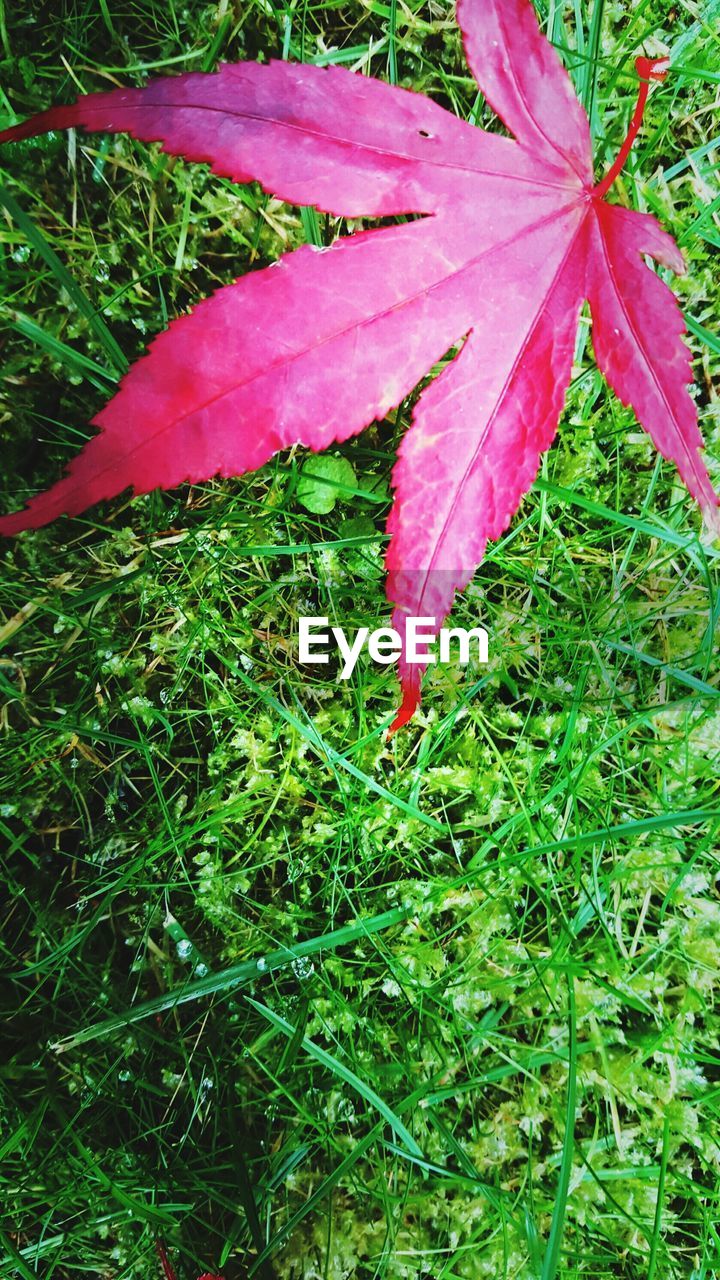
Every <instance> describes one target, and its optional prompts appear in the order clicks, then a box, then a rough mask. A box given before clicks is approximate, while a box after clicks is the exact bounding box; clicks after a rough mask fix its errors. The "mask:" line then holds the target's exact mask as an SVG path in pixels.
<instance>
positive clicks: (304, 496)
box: [297, 454, 357, 516]
mask: <svg viewBox="0 0 720 1280" xmlns="http://www.w3.org/2000/svg"><path fill="white" fill-rule="evenodd" d="M355 489H357V480H356V478H355V472H354V470H353V467H352V465H351V463H349V462H348V460H347V458H338V457H333V456H332V455H330V454H322V455H321V456H320V457H313V458H309V459H308V461H307V462H306V463H305V465H304V467H303V469H302V471H301V473H300V480H299V483H298V487H297V497H298V502H301V503H302V505H303V506H304V507H305V508H306V509H307V510H308V511H312V512H313V514H314V515H318V516H326V515H327V514H328V512H330V511H332V509H333V507H334V506H335V503H336V502H337V501H338V499H339V500H340V501H343V500H345V501H346V500H347V498H348V497H349V496H350V491H353V490H355Z"/></svg>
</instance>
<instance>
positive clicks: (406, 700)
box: [387, 676, 420, 742]
mask: <svg viewBox="0 0 720 1280" xmlns="http://www.w3.org/2000/svg"><path fill="white" fill-rule="evenodd" d="M419 706H420V681H419V679H417V678H414V677H412V676H411V677H410V679H409V680H408V681H404V682H403V696H402V702H401V703H400V708H399V710H398V713H397V715H396V716H395V719H394V720H393V722H392V724H391V725H390V726H389V728H388V729H387V740H388V742H389V741H390V739H391V738H392V737H394V735H395V734H396V733H397V731H398V729H404V728H405V725H406V724H409V723H410V721H411V720H412V718H413V716H414V715H415V712H416V711H417V709H418V707H419Z"/></svg>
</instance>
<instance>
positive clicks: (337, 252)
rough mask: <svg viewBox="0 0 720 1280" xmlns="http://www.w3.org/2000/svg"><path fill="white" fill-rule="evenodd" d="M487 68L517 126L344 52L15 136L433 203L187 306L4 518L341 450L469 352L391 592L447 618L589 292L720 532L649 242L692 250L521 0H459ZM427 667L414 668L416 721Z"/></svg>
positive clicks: (424, 475) (410, 693) (399, 546)
mask: <svg viewBox="0 0 720 1280" xmlns="http://www.w3.org/2000/svg"><path fill="white" fill-rule="evenodd" d="M458 20H459V23H460V27H461V29H462V32H463V35H464V40H465V51H466V55H467V60H468V63H469V65H470V68H471V69H472V71H473V74H474V75H475V77H476V79H477V81H478V83H479V85H480V86H481V88H482V90H483V92H484V93H485V95H486V97H487V100H488V102H489V103H490V105H491V106H492V108H493V109H494V111H495V112H496V113H497V114H498V116H500V118H501V119H502V120H503V121H504V123H505V124H506V125H507V127H508V128H509V130H510V131H511V133H512V134H513V135H514V140H513V139H508V138H504V137H500V136H498V135H494V134H489V133H487V132H484V131H483V130H481V129H477V128H475V127H473V126H471V125H469V124H466V123H464V122H463V121H461V120H459V119H457V118H456V117H455V116H454V115H452V114H450V113H449V112H447V111H445V110H443V109H442V108H441V107H439V106H438V105H436V104H435V103H433V102H431V101H430V100H429V99H428V98H426V97H423V96H422V95H420V94H416V93H413V92H410V91H408V90H404V89H398V88H393V87H391V86H389V85H387V84H383V83H381V82H379V81H377V80H371V79H368V78H366V77H364V76H359V75H355V74H353V73H351V72H349V71H345V70H342V69H340V68H336V67H333V68H325V69H321V68H318V67H312V66H293V65H289V64H287V63H284V62H271V63H270V64H269V65H263V66H260V65H256V64H254V63H239V64H236V65H231V66H223V67H222V68H221V69H220V70H219V71H218V72H216V73H215V74H196V73H193V74H190V75H182V76H179V77H177V78H174V79H164V80H161V81H157V82H155V83H152V84H150V85H148V86H147V87H146V88H144V89H123V90H115V91H112V92H110V93H99V94H91V95H88V96H85V97H82V98H80V99H79V100H78V101H77V102H76V103H75V105H73V106H69V107H56V108H54V109H52V110H50V111H47V112H44V113H42V114H41V115H39V116H36V117H34V118H33V119H31V120H29V121H27V122H26V123H25V124H21V125H17V126H15V127H14V128H11V129H8V130H6V131H5V132H4V133H3V134H0V141H7V140H9V139H14V138H27V137H32V136H34V135H36V134H40V133H43V132H46V131H48V130H50V129H58V128H67V127H70V126H81V127H83V128H84V129H86V130H91V131H92V130H105V131H113V132H118V131H123V132H128V133H130V134H132V135H133V136H134V137H136V138H141V139H143V140H145V141H161V142H162V144H163V149H164V150H165V151H169V152H171V153H173V154H178V155H182V156H184V157H186V158H187V159H190V160H198V161H207V162H209V163H210V164H211V166H212V168H213V170H214V171H215V172H216V173H219V174H223V175H226V176H229V177H230V178H233V179H234V180H235V181H237V182H245V181H248V180H250V179H256V180H258V181H259V182H260V183H261V184H262V186H263V187H264V188H266V189H267V190H269V191H272V192H274V193H275V194H276V195H278V196H280V197H282V198H283V199H285V200H287V201H289V202H291V203H298V204H314V205H316V206H317V207H318V208H320V209H322V210H325V211H327V212H328V213H332V214H338V215H345V216H347V217H358V216H364V217H377V218H380V217H386V216H388V215H397V214H410V213H420V214H424V215H425V217H424V218H422V219H419V220H416V221H413V222H409V223H404V224H401V225H396V226H391V227H385V228H382V229H376V230H372V231H368V232H363V233H361V234H358V235H351V236H348V237H344V238H341V239H340V240H338V241H337V242H336V243H335V244H334V245H333V246H332V248H330V249H329V250H327V251H326V252H324V253H322V254H316V253H314V252H313V249H312V248H311V247H309V246H308V247H304V248H301V249H298V250H296V251H295V252H294V253H291V254H288V255H287V256H286V257H284V258H282V259H281V260H280V262H279V263H276V264H274V265H273V266H272V267H270V268H268V269H267V270H265V271H259V272H256V273H253V274H252V275H249V276H245V277H244V278H242V279H240V280H238V281H236V282H235V283H234V284H231V285H229V286H227V287H226V288H223V289H220V290H219V291H218V292H217V293H216V294H214V295H213V296H212V297H211V298H210V299H207V300H206V301H204V302H202V303H200V305H199V306H197V307H196V308H195V309H194V311H193V312H192V313H191V314H190V315H187V316H183V317H182V318H180V319H178V320H175V321H174V322H173V323H172V324H171V325H170V327H169V328H168V330H167V332H165V333H163V334H161V335H160V336H159V337H157V338H156V339H155V340H154V341H153V342H152V343H151V345H150V348H149V353H148V355H147V356H145V357H144V358H142V359H141V360H139V361H138V362H137V363H136V364H135V365H134V367H133V368H132V369H131V370H130V372H129V373H128V374H127V376H126V377H125V378H124V379H123V381H122V383H121V386H120V389H119V391H118V393H117V394H116V395H115V397H114V398H113V399H112V400H111V401H110V403H109V404H108V405H106V407H105V408H104V409H103V410H101V412H100V413H99V414H98V415H97V417H96V418H95V419H94V425H95V426H97V427H98V428H99V434H98V435H97V436H95V437H94V438H93V439H92V440H91V441H90V442H89V443H88V444H87V445H86V446H85V448H84V449H83V450H82V452H81V453H80V454H79V456H78V457H77V458H76V459H75V460H74V461H73V462H72V463H71V465H70V467H69V468H68V472H67V474H66V476H65V477H64V478H63V479H62V480H60V481H59V483H58V484H56V485H55V486H54V487H53V488H51V489H50V490H49V491H48V492H47V493H45V494H42V495H40V496H38V497H36V498H33V499H32V501H31V502H30V503H29V504H28V506H27V508H26V510H25V511H23V512H20V513H18V514H16V515H12V516H7V517H5V518H4V519H2V520H0V533H6V534H9V533H16V532H18V531H20V530H22V529H27V528H35V527H38V526H39V525H42V524H45V523H47V522H48V521H50V520H53V519H54V518H55V517H56V516H59V515H61V514H63V513H65V514H68V515H75V514H77V513H78V512H80V511H82V510H84V509H85V508H86V507H87V506H89V505H90V504H91V503H94V502H97V501H99V500H100V499H103V498H110V497H112V496H114V495H115V494H118V493H120V492H121V491H122V490H123V489H125V488H126V487H128V486H130V487H131V488H132V489H133V490H134V491H135V493H147V492H149V491H150V490H151V489H154V488H156V487H158V486H162V487H164V488H168V487H171V486H174V485H178V484H181V483H183V482H185V481H203V480H206V479H209V478H210V477H211V476H216V475H220V476H237V475H241V474H242V473H243V472H247V471H251V470H253V469H255V468H256V467H259V466H261V465H262V464H263V463H265V462H267V461H268V459H269V458H271V457H272V456H273V454H275V453H276V452H277V451H278V450H280V449H283V448H286V447H287V446H289V445H292V444H295V443H301V444H303V445H306V446H308V447H309V448H310V449H312V450H315V451H317V450H320V449H324V448H326V447H327V446H328V445H330V444H332V443H337V442H339V441H343V440H347V439H348V438H349V437H350V436H352V435H354V434H356V433H357V432H359V431H361V430H362V429H363V427H365V426H367V425H368V423H370V422H372V421H373V420H374V419H376V418H382V417H383V416H384V415H385V414H386V413H387V412H388V411H389V410H390V409H392V408H393V407H394V406H396V405H397V404H399V402H400V401H401V400H402V399H403V398H404V397H405V396H406V395H408V393H409V392H410V391H412V389H413V388H414V387H415V386H416V384H417V383H418V382H419V380H420V379H421V378H422V377H423V376H424V375H425V374H427V373H428V371H429V370H430V369H431V368H432V366H433V365H434V364H436V363H437V362H438V361H440V360H441V359H442V357H443V356H444V355H445V354H446V353H447V352H448V350H450V349H451V348H452V347H454V346H456V345H457V344H459V343H462V344H463V345H462V347H461V350H460V352H459V354H458V355H457V356H456V358H455V359H454V360H452V361H451V362H450V363H449V364H448V365H447V366H446V368H445V369H444V371H443V372H442V373H441V374H440V375H439V376H438V377H437V378H435V379H434V381H433V382H431V383H430V385H429V387H428V388H427V389H426V390H425V391H424V392H423V394H422V396H421V397H420V399H419V400H418V402H417V404H416V406H415V410H414V413H413V419H412V425H411V427H410V429H409V431H408V432H407V434H406V436H405V437H404V439H403V442H402V444H401V446H400V450H399V456H398V460H397V463H396V465H395V468H394V471H393V486H394V490H395V501H394V505H393V508H392V511H391V514H390V517H389V520H388V526H387V527H388V531H389V533H390V535H391V538H390V544H389V547H388V552H387V567H388V570H389V574H388V581H387V594H388V598H389V600H390V601H391V602H392V604H393V605H394V606H395V609H394V613H393V625H394V626H395V627H396V629H397V630H398V631H399V632H400V633H401V634H402V633H403V632H404V627H405V620H406V619H407V618H408V617H430V618H433V619H434V622H435V625H436V627H437V628H439V627H440V625H441V624H442V621H443V619H444V618H445V617H446V616H447V614H448V612H449V610H450V608H451V605H452V602H453V599H454V596H455V592H456V591H458V590H461V589H462V588H464V587H465V586H466V585H467V583H468V582H469V581H470V579H471V577H472V575H473V573H474V572H475V569H476V568H477V566H478V565H479V564H480V562H481V560H482V558H483V555H484V552H485V547H486V544H487V541H488V539H490V538H497V537H499V535H500V534H501V533H502V532H503V531H504V530H505V529H506V528H507V526H508V524H509V523H510V521H511V519H512V517H513V515H514V513H515V511H516V510H517V508H518V506H519V503H520V501H521V499H522V496H523V494H525V493H526V492H527V490H528V489H529V488H530V486H531V485H532V483H533V480H534V478H535V476H536V474H537V470H538V465H539V459H540V455H541V453H542V452H543V451H544V450H545V449H547V448H548V447H549V446H550V444H551V442H552V440H553V437H554V435H555V431H556V428H557V423H558V419H559V416H560V413H561V412H562V408H563V404H564V398H565V390H566V387H567V384H568V381H569V378H570V373H571V367H572V359H573V352H574V344H575V333H576V327H577V322H578V316H579V313H580V309H581V306H582V304H583V301H584V300H585V299H587V300H589V303H590V309H591V313H592V319H593V342H594V348H595V354H596V358H597V361H598V364H599V366H600V368H601V369H602V371H603V373H604V374H605V376H606V378H607V380H608V382H609V383H610V385H611V387H612V388H613V389H614V390H615V392H616V393H617V395H618V396H619V397H620V399H621V400H622V401H623V403H625V404H626V405H630V406H632V408H633V409H634V410H635V413H636V415H637V417H638V419H639V420H640V422H641V423H642V425H643V426H644V427H645V428H646V430H647V431H648V432H649V433H650V435H651V437H652V439H653V441H654V443H655V445H656V447H657V448H658V449H659V450H660V452H661V453H662V454H663V455H664V456H665V457H666V458H669V459H671V460H672V461H674V462H675V464H676V466H677V468H678V471H679V472H680V475H681V477H682V479H683V480H684V482H685V484H686V485H687V487H688V489H689V491H690V493H691V494H692V495H693V496H694V497H695V498H696V499H697V500H698V502H699V503H700V505H701V507H702V508H703V510H704V512H705V514H706V516H707V517H708V519H709V520H710V522H711V523H712V524H714V527H715V528H716V529H717V528H718V510H717V508H718V503H719V502H720V499H718V497H717V495H716V494H715V492H714V491H713V488H712V485H711V483H710V479H709V476H708V473H707V470H706V468H705V465H704V463H703V461H702V458H701V455H700V453H699V450H700V449H701V447H702V443H703V442H702V438H701V435H700V432H699V429H698V425H697V412H696V408H695V404H694V402H693V399H692V397H691V395H690V393H689V390H688V383H689V382H691V380H692V373H691V359H690V353H689V351H688V348H687V347H686V345H685V344H684V342H683V341H682V336H681V335H682V334H683V333H684V330H685V325H684V322H683V319H682V315H681V313H680V309H679V307H678V304H677V302H676V300H675V298H674V296H673V294H672V293H671V291H670V290H669V289H668V288H667V287H666V285H665V284H664V283H663V282H662V281H661V280H660V278H659V277H658V276H657V275H656V274H655V273H654V272H653V271H652V270H651V269H649V268H648V266H647V265H646V263H645V262H644V261H643V255H648V256H651V257H653V258H655V259H656V260H657V261H659V262H660V263H662V264H664V265H665V266H667V267H670V268H672V269H673V270H674V271H676V272H680V271H684V269H685V268H684V263H683V259H682V255H681V254H680V251H679V249H678V248H677V246H676V245H675V243H674V241H673V240H672V239H671V238H670V236H669V235H667V233H666V232H665V231H663V230H662V228H661V227H660V225H659V223H658V222H657V221H656V220H655V219H654V218H652V217H650V216H648V215H646V214H640V213H636V212H634V211H631V210H629V209H626V208H622V207H619V206H617V205H611V204H608V203H607V202H606V200H605V196H606V195H607V193H608V191H609V189H610V187H611V185H612V183H613V181H614V179H615V177H616V176H617V174H618V172H619V171H620V168H621V167H622V165H623V164H624V162H625V160H626V158H627V155H628V153H629V151H630V148H631V146H632V142H633V139H634V137H635V136H636V134H637V132H638V130H639V128H640V123H641V120H642V113H643V109H644V106H645V101H646V98H647V93H648V88H649V81H650V79H661V78H663V76H664V74H665V73H666V68H664V69H661V68H660V67H659V66H658V64H656V63H652V62H649V61H648V60H647V59H639V60H638V71H639V74H640V77H641V80H642V87H641V93H640V100H639V102H638V109H637V111H636V113H635V117H634V119H633V122H632V126H631V129H630V134H629V136H628V139H627V142H626V144H625V145H624V147H623V149H622V152H621V154H620V156H619V157H618V161H617V163H616V164H615V165H614V166H613V168H612V169H611V171H610V173H609V174H608V175H607V176H606V177H605V179H604V180H603V181H601V182H600V183H599V184H596V183H595V180H594V177H593V161H592V153H591V143H590V129H589V125H588V120H587V117H586V115H585V112H584V110H583V108H582V106H581V105H580V103H579V102H578V100H577V98H576V96H575V94H574V92H573V89H572V86H571V82H570V80H569V77H568V76H567V74H566V72H565V70H564V69H563V67H562V65H561V63H560V61H559V59H558V57H557V55H556V54H555V52H554V50H553V49H552V47H551V46H550V44H549V43H548V42H547V41H546V40H545V38H544V37H543V36H542V34H541V32H540V30H539V28H538V25H537V22H536V19H535V15H534V12H533V9H532V7H531V5H530V3H529V2H528V0H459V4H458ZM421 672H422V667H420V666H417V665H416V666H413V665H410V664H409V663H408V662H406V661H405V660H404V658H403V657H401V659H400V677H401V681H402V688H403V701H402V707H401V710H400V712H399V713H398V716H397V717H396V720H395V722H394V724H393V726H392V727H393V729H395V728H397V727H398V726H399V725H400V724H403V723H405V722H406V721H407V720H408V719H409V718H410V716H411V715H412V713H413V711H414V709H415V707H416V706H417V704H418V701H419V696H420V682H421Z"/></svg>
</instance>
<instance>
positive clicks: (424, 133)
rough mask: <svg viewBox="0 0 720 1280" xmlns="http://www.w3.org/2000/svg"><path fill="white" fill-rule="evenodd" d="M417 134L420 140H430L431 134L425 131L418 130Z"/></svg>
mask: <svg viewBox="0 0 720 1280" xmlns="http://www.w3.org/2000/svg"><path fill="white" fill-rule="evenodd" d="M418 133H419V134H420V137H421V138H432V134H431V133H428V131H427V129H418Z"/></svg>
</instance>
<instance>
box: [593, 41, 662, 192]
mask: <svg viewBox="0 0 720 1280" xmlns="http://www.w3.org/2000/svg"><path fill="white" fill-rule="evenodd" d="M669 65H670V60H669V58H636V60H635V70H636V71H637V74H638V76H639V77H640V91H639V93H638V100H637V105H636V107H635V112H634V115H633V118H632V120H631V121H630V128H629V130H628V135H627V137H626V139H625V141H624V142H623V144H622V147H621V148H620V152H619V155H618V158H617V160H616V161H615V163H614V165H613V166H612V168H611V169H609V170H608V172H607V173H606V175H605V177H604V178H603V180H602V182H599V183H598V185H597V186H596V187H595V189H594V191H593V195H594V196H597V197H598V199H602V197H603V196H606V195H607V193H608V191H609V190H610V188H611V186H612V184H613V182H614V181H615V179H616V178H617V177H618V175H619V174H620V173H621V172H622V170H623V169H624V168H625V162H626V160H627V158H628V156H629V155H630V152H631V151H632V149H633V144H634V142H635V139H636V138H637V136H638V134H639V132H640V128H641V125H642V122H643V116H644V115H645V107H646V106H647V100H648V94H649V93H650V84H651V82H652V81H654V80H655V81H660V80H664V79H665V78H666V76H667V74H668V70H669Z"/></svg>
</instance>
